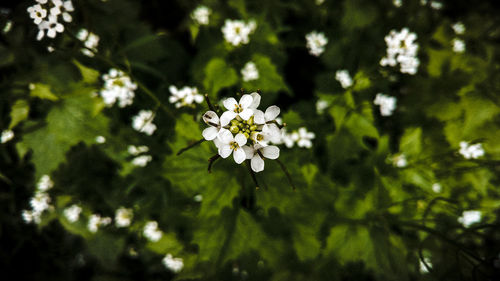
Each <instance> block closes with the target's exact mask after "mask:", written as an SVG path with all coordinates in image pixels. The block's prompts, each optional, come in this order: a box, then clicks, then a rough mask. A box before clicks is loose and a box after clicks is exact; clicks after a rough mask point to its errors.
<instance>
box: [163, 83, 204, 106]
mask: <svg viewBox="0 0 500 281" xmlns="http://www.w3.org/2000/svg"><path fill="white" fill-rule="evenodd" d="M169 90H170V93H171V94H172V95H171V96H170V97H169V99H168V101H169V102H170V103H174V104H175V107H176V108H179V107H183V106H194V103H195V102H196V103H202V102H203V96H202V95H201V94H200V93H198V89H197V88H196V87H187V86H185V87H182V88H181V89H177V87H175V86H170V87H169Z"/></svg>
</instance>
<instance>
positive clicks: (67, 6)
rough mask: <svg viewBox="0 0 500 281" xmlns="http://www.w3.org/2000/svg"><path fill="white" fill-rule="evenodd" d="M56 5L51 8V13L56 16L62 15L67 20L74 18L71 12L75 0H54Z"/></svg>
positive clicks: (53, 2)
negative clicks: (72, 0)
mask: <svg viewBox="0 0 500 281" xmlns="http://www.w3.org/2000/svg"><path fill="white" fill-rule="evenodd" d="M52 4H54V7H52V8H51V9H50V14H51V15H54V16H58V15H62V17H63V20H64V21H65V22H71V21H72V20H73V18H72V17H71V14H70V13H69V12H73V11H74V10H75V9H74V8H73V2H71V0H65V1H62V0H52Z"/></svg>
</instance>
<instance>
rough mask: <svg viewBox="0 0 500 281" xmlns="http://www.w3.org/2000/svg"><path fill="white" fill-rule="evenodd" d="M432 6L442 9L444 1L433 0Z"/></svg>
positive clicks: (435, 8)
mask: <svg viewBox="0 0 500 281" xmlns="http://www.w3.org/2000/svg"><path fill="white" fill-rule="evenodd" d="M431 8H433V9H434V10H441V9H442V8H443V3H441V2H438V1H431Z"/></svg>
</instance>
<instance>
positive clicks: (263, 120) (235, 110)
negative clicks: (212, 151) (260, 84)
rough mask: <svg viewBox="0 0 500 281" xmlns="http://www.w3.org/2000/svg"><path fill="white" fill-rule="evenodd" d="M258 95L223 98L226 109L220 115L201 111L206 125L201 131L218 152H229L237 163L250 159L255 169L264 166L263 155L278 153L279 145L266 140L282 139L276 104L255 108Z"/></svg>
mask: <svg viewBox="0 0 500 281" xmlns="http://www.w3.org/2000/svg"><path fill="white" fill-rule="evenodd" d="M260 99H261V97H260V95H259V94H258V93H252V94H250V95H243V96H242V97H241V99H240V100H239V101H236V100H235V99H234V98H228V99H226V100H224V102H223V104H224V107H225V108H226V109H227V111H226V112H224V113H223V114H222V115H221V116H220V118H219V116H218V115H217V113H215V112H214V111H207V112H206V113H205V114H204V115H203V121H205V123H206V124H207V125H209V127H208V128H206V129H205V130H203V133H202V135H203V137H204V138H205V139H206V140H212V141H214V144H215V146H216V147H217V148H218V151H219V155H220V156H221V157H222V158H227V157H229V155H231V153H232V154H233V158H234V161H235V162H236V163H238V164H241V163H242V162H243V161H245V159H250V165H251V167H252V170H253V171H255V172H260V171H263V170H264V158H268V159H277V158H278V157H279V152H280V151H279V148H278V147H277V146H273V145H269V144H270V143H279V142H280V140H281V130H280V128H279V127H278V124H277V122H276V120H275V119H276V117H278V115H279V114H280V109H279V107H277V106H275V105H272V106H270V107H268V108H267V109H266V111H265V112H263V111H261V110H258V109H257V107H258V106H259V104H260Z"/></svg>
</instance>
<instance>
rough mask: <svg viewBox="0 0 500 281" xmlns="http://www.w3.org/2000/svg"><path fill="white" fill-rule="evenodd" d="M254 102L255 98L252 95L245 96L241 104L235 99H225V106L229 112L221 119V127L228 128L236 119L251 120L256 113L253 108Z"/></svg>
mask: <svg viewBox="0 0 500 281" xmlns="http://www.w3.org/2000/svg"><path fill="white" fill-rule="evenodd" d="M252 102H253V97H252V96H251V95H243V96H242V97H241V98H240V101H239V102H237V101H236V100H235V99H234V98H227V99H225V100H224V101H223V104H224V107H225V108H226V109H227V110H228V111H226V112H224V113H222V115H221V117H220V124H221V126H226V125H227V124H229V122H230V121H231V120H233V119H234V118H236V117H240V118H241V119H243V120H248V119H250V117H252V115H253V111H254V110H253V108H252V106H251V105H252Z"/></svg>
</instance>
